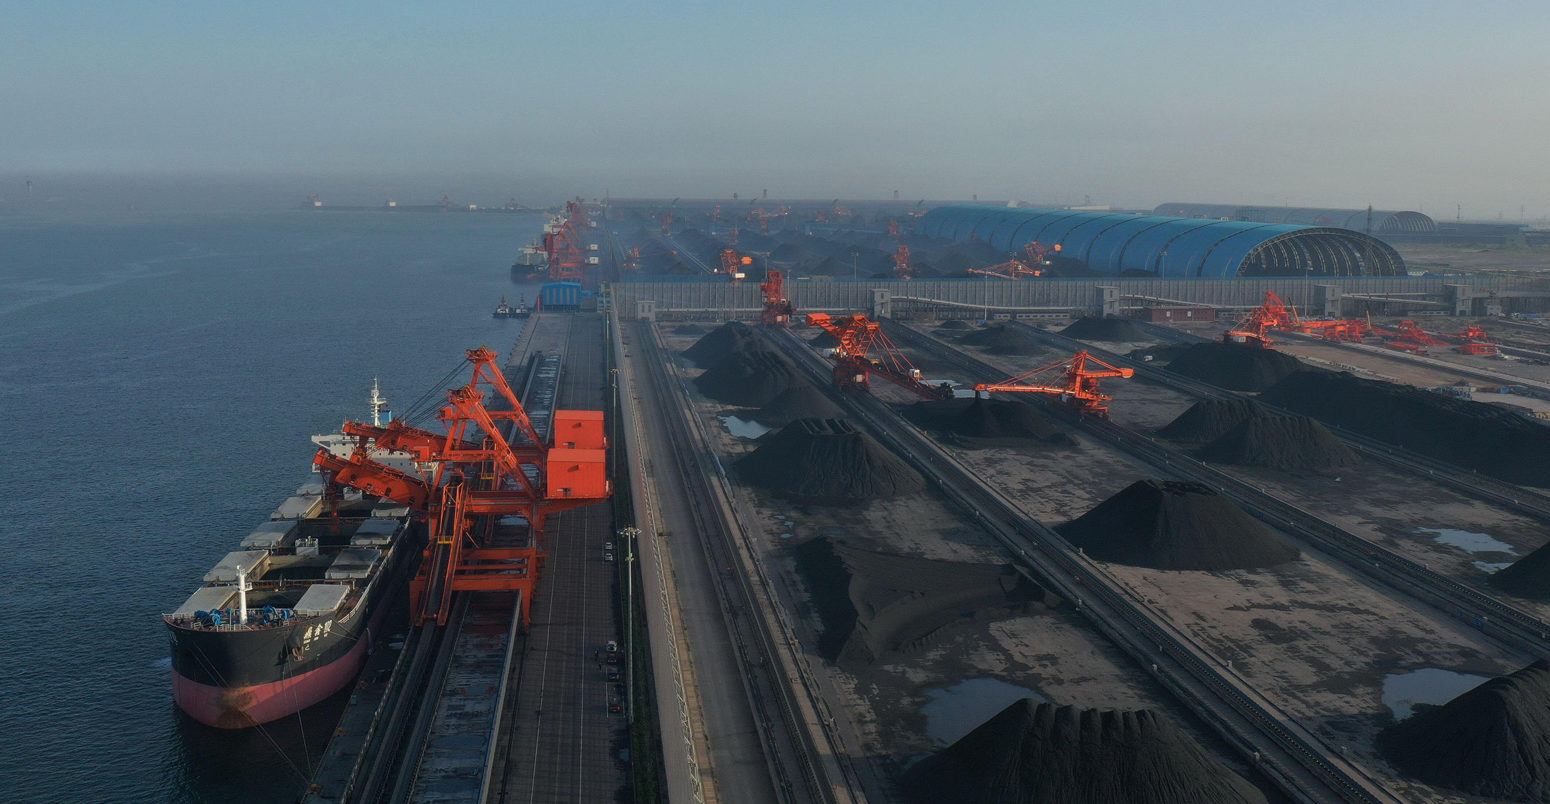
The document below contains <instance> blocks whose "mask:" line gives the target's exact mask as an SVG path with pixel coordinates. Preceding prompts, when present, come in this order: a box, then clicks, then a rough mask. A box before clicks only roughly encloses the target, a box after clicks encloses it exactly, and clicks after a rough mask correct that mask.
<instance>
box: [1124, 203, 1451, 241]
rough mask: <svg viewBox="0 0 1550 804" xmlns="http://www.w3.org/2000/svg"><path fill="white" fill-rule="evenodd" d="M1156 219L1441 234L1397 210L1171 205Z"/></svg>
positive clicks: (1418, 215)
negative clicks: (1290, 224) (1168, 216)
mask: <svg viewBox="0 0 1550 804" xmlns="http://www.w3.org/2000/svg"><path fill="white" fill-rule="evenodd" d="M1152 213H1153V214H1154V215H1173V216H1177V217H1182V218H1218V219H1221V220H1231V221H1254V222H1257V223H1300V224H1303V225H1306V226H1333V227H1336V228H1339V229H1355V230H1356V231H1358V232H1377V233H1378V234H1416V233H1428V232H1435V231H1437V222H1436V221H1434V220H1432V219H1431V216H1429V215H1427V214H1426V213H1424V212H1411V211H1409V210H1397V209H1373V210H1366V209H1325V208H1323V207H1253V206H1244V205H1241V204H1192V203H1186V202H1180V201H1169V202H1168V203H1166V204H1158V205H1157V209H1154V210H1152Z"/></svg>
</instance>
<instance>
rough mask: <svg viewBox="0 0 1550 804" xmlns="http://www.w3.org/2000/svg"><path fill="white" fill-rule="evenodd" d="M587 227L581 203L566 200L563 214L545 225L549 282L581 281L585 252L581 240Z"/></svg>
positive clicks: (544, 242)
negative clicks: (562, 216) (563, 215)
mask: <svg viewBox="0 0 1550 804" xmlns="http://www.w3.org/2000/svg"><path fill="white" fill-rule="evenodd" d="M589 226H590V224H589V223H588V221H587V213H586V211H585V210H583V209H582V208H581V205H580V204H578V203H576V202H575V201H566V202H565V217H564V218H558V217H557V218H555V219H554V220H552V221H550V222H549V224H548V225H546V226H545V227H544V237H543V250H544V254H545V255H546V256H547V257H548V259H549V281H551V282H580V281H582V280H583V279H584V278H585V270H586V269H585V267H584V265H585V263H586V255H585V253H584V252H583V251H582V244H581V241H582V233H583V232H585V231H586V230H587V228H588V227H589Z"/></svg>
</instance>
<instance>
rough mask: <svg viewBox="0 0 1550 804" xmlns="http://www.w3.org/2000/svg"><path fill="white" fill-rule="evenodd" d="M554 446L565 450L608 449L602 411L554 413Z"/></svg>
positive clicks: (562, 411)
mask: <svg viewBox="0 0 1550 804" xmlns="http://www.w3.org/2000/svg"><path fill="white" fill-rule="evenodd" d="M553 429H554V445H555V446H556V447H559V448H563V449H607V448H608V436H607V435H606V434H605V433H606V431H605V430H604V429H603V412H602V411H601V410H557V411H555V412H554V428H553Z"/></svg>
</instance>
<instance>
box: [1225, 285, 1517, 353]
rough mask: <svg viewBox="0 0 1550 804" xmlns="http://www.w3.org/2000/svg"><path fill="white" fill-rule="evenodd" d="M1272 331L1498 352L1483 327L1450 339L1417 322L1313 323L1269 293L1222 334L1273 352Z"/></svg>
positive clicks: (1403, 347) (1422, 349) (1405, 347)
mask: <svg viewBox="0 0 1550 804" xmlns="http://www.w3.org/2000/svg"><path fill="white" fill-rule="evenodd" d="M1272 330H1280V331H1283V332H1296V333H1301V334H1304V335H1316V336H1318V337H1321V338H1324V339H1325V340H1331V341H1361V340H1362V339H1364V338H1366V337H1367V336H1369V335H1376V336H1379V337H1382V338H1384V339H1385V340H1384V342H1383V345H1384V346H1386V347H1388V348H1390V349H1396V350H1400V351H1406V352H1412V353H1415V354H1423V355H1424V354H1426V347H1427V346H1452V347H1453V350H1454V351H1456V352H1463V353H1465V354H1472V355H1491V354H1496V351H1497V349H1496V344H1494V343H1491V339H1490V335H1489V334H1487V333H1486V331H1485V330H1484V329H1481V328H1480V326H1479V325H1471V326H1470V327H1468V328H1467V329H1465V330H1464V331H1463V332H1458V333H1455V334H1451V335H1448V334H1438V333H1431V332H1426V331H1425V330H1423V329H1421V328H1420V327H1419V326H1418V325H1417V324H1416V322H1414V321H1401V322H1399V326H1398V328H1396V329H1384V328H1382V327H1377V326H1374V325H1373V323H1372V321H1371V320H1367V321H1363V320H1360V319H1341V320H1328V321H1311V320H1307V319H1303V318H1299V317H1298V315H1297V309H1296V308H1295V307H1290V306H1288V305H1287V304H1286V303H1285V302H1283V301H1282V300H1281V297H1280V296H1277V295H1276V293H1275V291H1273V290H1267V291H1265V300H1264V302H1263V303H1261V304H1260V305H1259V306H1258V307H1255V308H1254V309H1252V310H1250V311H1249V312H1248V314H1247V315H1245V316H1244V317H1243V319H1242V320H1240V321H1239V322H1238V323H1237V324H1235V325H1234V326H1233V327H1231V328H1230V329H1228V330H1227V331H1225V332H1223V333H1222V342H1224V343H1238V344H1243V345H1246V346H1255V347H1260V348H1270V347H1271V346H1272V345H1274V343H1275V341H1274V340H1273V339H1271V337H1270V332H1271V331H1272Z"/></svg>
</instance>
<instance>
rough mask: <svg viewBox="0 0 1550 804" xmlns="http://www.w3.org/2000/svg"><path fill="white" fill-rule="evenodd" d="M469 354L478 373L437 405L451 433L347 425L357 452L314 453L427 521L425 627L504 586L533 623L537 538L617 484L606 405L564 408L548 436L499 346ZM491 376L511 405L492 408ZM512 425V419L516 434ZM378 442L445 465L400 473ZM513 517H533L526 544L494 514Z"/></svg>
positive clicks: (333, 473)
mask: <svg viewBox="0 0 1550 804" xmlns="http://www.w3.org/2000/svg"><path fill="white" fill-rule="evenodd" d="M467 355H468V361H469V362H470V363H472V364H473V366H474V372H473V378H472V379H471V380H470V381H469V382H468V384H467V385H464V386H461V387H458V388H454V389H452V390H451V391H449V392H448V393H447V403H448V404H447V405H446V406H445V407H443V408H441V410H440V411H439V412H438V413H437V418H438V419H439V420H441V421H442V422H444V423H445V425H446V433H434V432H430V431H428V430H420V429H416V428H413V427H409V426H407V425H405V424H404V423H403V422H401V421H394V422H391V423H389V424H388V425H387V426H385V427H377V426H374V425H368V424H361V423H358V422H346V423H345V430H344V431H345V432H346V433H347V434H350V435H353V436H356V437H358V438H359V439H360V442H359V444H358V445H357V446H356V448H355V451H354V452H353V453H352V454H351V455H350V457H349V458H340V457H339V456H337V455H334V454H333V453H331V452H329V451H328V450H326V449H324V450H319V451H318V453H317V455H316V456H315V457H314V458H313V462H314V463H316V464H317V465H318V466H319V468H321V469H322V470H323V471H324V472H325V473H326V477H327V478H328V485H329V487H330V489H334V488H337V487H338V486H349V487H350V488H354V489H359V490H360V491H361V492H362V493H365V494H370V495H373V496H377V497H382V498H385V499H390V500H393V501H394V502H399V503H404V504H406V505H409V506H410V507H411V508H412V509H413V510H414V512H415V515H416V516H417V517H419V518H421V519H422V520H423V521H425V522H426V524H427V531H428V535H429V539H428V541H427V544H426V546H425V554H424V556H423V558H422V560H421V562H420V569H419V571H418V573H417V574H416V576H415V578H414V580H413V581H411V582H410V607H411V612H412V614H413V617H414V621H415V624H416V625H420V624H423V623H425V622H426V621H428V620H434V621H435V622H436V623H437V624H438V625H444V624H446V622H447V617H448V615H449V614H450V613H451V610H452V593H454V592H460V591H474V590H485V591H489V590H501V591H516V592H519V593H520V596H521V611H520V617H521V624H522V626H523V627H524V628H525V627H527V625H528V623H529V621H528V612H529V609H530V606H531V603H532V597H533V593H534V591H535V590H536V588H537V582H538V576H539V572H540V570H541V569H542V566H543V558H544V554H543V553H541V552H540V551H539V549H538V541H539V538H540V537H541V535H542V533H543V529H544V521H545V519H546V518H547V517H548V516H549V515H551V514H554V513H558V512H560V511H564V510H567V509H570V508H576V507H579V506H583V505H591V504H592V503H595V502H599V501H601V500H604V499H606V498H607V497H608V496H609V494H610V493H611V492H612V489H611V487H610V484H609V481H608V473H607V469H606V461H607V449H608V439H607V437H606V436H605V435H604V432H605V431H604V429H603V414H602V412H601V411H585V410H556V411H555V412H554V415H553V417H552V429H553V439H552V442H551V443H549V444H545V443H544V442H543V440H542V439H541V438H539V436H538V433H537V431H536V430H534V429H533V424H532V422H531V421H530V420H529V419H528V416H527V412H526V411H525V410H523V409H522V404H521V403H520V402H519V401H518V400H517V397H516V394H514V393H513V392H512V390H511V386H509V385H508V384H507V383H506V378H505V376H504V375H502V374H501V372H500V369H499V368H497V367H496V364H495V358H496V354H495V352H493V351H491V350H489V349H485V348H483V347H481V348H478V349H470V350H468V352H467ZM481 383H483V384H484V385H487V386H489V387H490V388H491V389H492V390H493V392H494V394H496V395H498V396H499V397H500V399H503V400H504V401H505V406H504V407H505V409H500V410H494V409H491V408H488V407H486V406H485V404H484V398H485V392H484V391H481V390H480V389H479V386H480V385H481ZM502 424H507V425H509V426H510V431H511V437H510V439H509V440H508V437H507V436H506V435H505V434H504V433H503V432H502V431H503V428H502V426H501V425H502ZM378 450H402V451H406V452H409V453H411V454H413V455H414V458H415V460H416V461H417V462H420V463H422V464H432V465H434V467H435V468H434V470H433V471H432V472H430V473H429V476H428V477H418V476H415V475H412V474H407V473H404V472H399V471H397V470H395V469H392V468H390V467H388V466H384V465H383V464H380V463H377V462H376V461H374V460H372V458H371V455H372V453H373V452H374V451H378ZM511 514H519V515H521V516H523V517H525V518H526V519H527V522H528V527H529V538H528V539H527V541H526V544H525V545H523V546H515V547H513V546H505V545H501V544H497V539H496V535H497V534H496V520H498V519H499V518H500V517H502V516H507V515H511Z"/></svg>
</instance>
